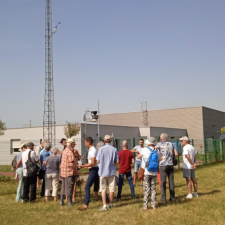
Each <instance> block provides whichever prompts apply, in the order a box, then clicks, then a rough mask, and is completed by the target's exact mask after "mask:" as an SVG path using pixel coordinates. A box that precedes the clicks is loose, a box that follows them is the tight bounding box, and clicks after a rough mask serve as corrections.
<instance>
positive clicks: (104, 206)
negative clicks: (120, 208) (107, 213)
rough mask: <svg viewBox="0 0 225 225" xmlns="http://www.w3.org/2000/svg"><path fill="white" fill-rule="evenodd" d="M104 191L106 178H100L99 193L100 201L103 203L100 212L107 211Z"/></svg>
mask: <svg viewBox="0 0 225 225" xmlns="http://www.w3.org/2000/svg"><path fill="white" fill-rule="evenodd" d="M106 189H107V181H106V177H100V192H101V194H102V201H103V207H102V208H101V209H100V210H107V207H106Z"/></svg>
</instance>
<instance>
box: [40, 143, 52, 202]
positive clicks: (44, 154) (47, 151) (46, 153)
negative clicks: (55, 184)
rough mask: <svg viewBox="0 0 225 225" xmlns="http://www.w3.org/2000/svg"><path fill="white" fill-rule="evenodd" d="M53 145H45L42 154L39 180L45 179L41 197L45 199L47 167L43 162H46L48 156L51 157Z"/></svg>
mask: <svg viewBox="0 0 225 225" xmlns="http://www.w3.org/2000/svg"><path fill="white" fill-rule="evenodd" d="M51 147H52V146H51V144H50V143H45V145H44V149H43V150H42V151H41V153H40V156H39V158H40V163H41V170H40V172H39V179H43V182H42V187H41V197H42V198H44V197H45V172H46V171H45V169H46V168H45V166H44V164H43V162H44V161H45V160H46V158H47V157H48V156H51V155H52V154H51V151H50V149H51Z"/></svg>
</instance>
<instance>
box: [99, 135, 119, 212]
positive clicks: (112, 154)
mask: <svg viewBox="0 0 225 225" xmlns="http://www.w3.org/2000/svg"><path fill="white" fill-rule="evenodd" d="M104 142H105V146H103V147H101V148H100V149H99V150H98V153H97V157H96V160H97V163H98V164H99V172H98V174H99V177H100V192H101V193H102V201H103V207H102V208H101V209H100V210H101V211H106V210H107V206H106V190H107V184H108V185H109V208H113V195H114V192H115V191H116V181H115V175H116V165H115V164H118V163H119V156H118V152H117V149H116V148H114V147H113V146H112V145H110V143H111V142H112V140H111V137H110V135H105V137H104Z"/></svg>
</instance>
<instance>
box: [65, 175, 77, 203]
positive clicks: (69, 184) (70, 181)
mask: <svg viewBox="0 0 225 225" xmlns="http://www.w3.org/2000/svg"><path fill="white" fill-rule="evenodd" d="M75 179H76V176H70V177H67V178H66V195H67V196H68V200H69V204H68V206H72V205H73V201H72V195H73V189H74V183H75Z"/></svg>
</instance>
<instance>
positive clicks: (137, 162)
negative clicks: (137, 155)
mask: <svg viewBox="0 0 225 225" xmlns="http://www.w3.org/2000/svg"><path fill="white" fill-rule="evenodd" d="M140 167H141V161H135V164H134V172H135V173H138V171H139V169H140Z"/></svg>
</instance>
